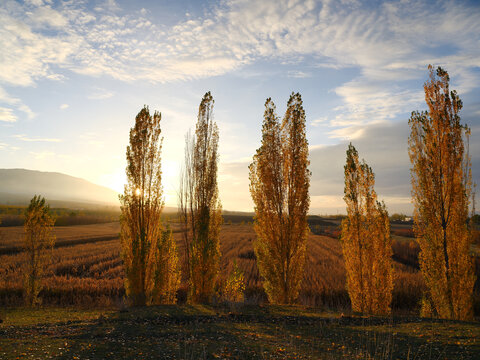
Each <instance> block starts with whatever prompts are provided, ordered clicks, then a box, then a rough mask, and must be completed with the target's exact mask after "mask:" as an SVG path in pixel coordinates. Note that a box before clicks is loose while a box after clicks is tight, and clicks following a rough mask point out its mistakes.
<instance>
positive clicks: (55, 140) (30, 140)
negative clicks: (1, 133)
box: [12, 134, 62, 143]
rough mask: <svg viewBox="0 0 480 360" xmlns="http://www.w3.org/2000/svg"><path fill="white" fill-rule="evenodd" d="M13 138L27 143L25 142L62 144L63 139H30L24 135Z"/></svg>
mask: <svg viewBox="0 0 480 360" xmlns="http://www.w3.org/2000/svg"><path fill="white" fill-rule="evenodd" d="M12 137H14V138H16V139H18V140H21V141H25V142H54V143H58V142H62V140H61V139H55V138H31V137H28V136H27V135H24V134H18V135H13V136H12Z"/></svg>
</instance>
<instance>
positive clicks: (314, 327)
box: [0, 305, 480, 359]
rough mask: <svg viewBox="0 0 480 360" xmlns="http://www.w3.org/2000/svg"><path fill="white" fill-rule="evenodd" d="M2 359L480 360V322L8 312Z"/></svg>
mask: <svg viewBox="0 0 480 360" xmlns="http://www.w3.org/2000/svg"><path fill="white" fill-rule="evenodd" d="M0 317H1V319H2V320H3V323H2V324H0V359H23V358H28V359H32V358H35V359H102V358H105V359H216V358H219V359H342V358H347V359H479V358H480V323H478V322H458V321H444V320H435V319H419V318H414V317H393V318H377V317H370V318H364V317H358V316H343V315H339V314H334V313H325V312H319V311H316V310H314V309H307V308H304V307H279V306H248V305H238V306H216V307H211V306H193V305H171V306H167V305H166V306H152V307H148V308H128V309H125V310H122V311H118V310H102V309H100V310H79V309H69V308H43V309H26V308H10V309H2V310H0Z"/></svg>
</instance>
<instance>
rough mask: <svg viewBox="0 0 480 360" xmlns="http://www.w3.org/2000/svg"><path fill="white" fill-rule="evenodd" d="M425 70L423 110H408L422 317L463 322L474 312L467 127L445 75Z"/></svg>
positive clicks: (457, 99) (444, 73) (468, 133)
mask: <svg viewBox="0 0 480 360" xmlns="http://www.w3.org/2000/svg"><path fill="white" fill-rule="evenodd" d="M428 69H429V80H428V81H427V82H426V83H425V84H424V90H425V101H426V103H427V106H428V110H427V111H422V112H418V111H415V112H412V115H411V117H410V120H409V125H410V129H411V132H410V138H409V155H410V161H411V163H412V169H411V175H412V197H413V202H414V205H415V209H414V222H415V224H414V231H415V236H416V238H417V241H418V243H419V245H420V255H419V262H420V268H421V270H422V274H423V278H424V280H425V284H426V286H427V291H426V293H425V295H424V298H423V300H422V315H424V316H439V317H441V318H450V319H460V320H466V319H471V318H472V316H473V308H472V307H473V300H472V296H473V295H472V294H473V287H474V284H475V274H474V265H473V259H472V256H471V255H470V245H471V242H472V233H471V229H470V227H469V224H468V215H469V214H468V213H469V207H470V205H471V198H472V174H471V165H470V157H469V154H468V138H469V135H470V129H469V128H468V127H467V126H466V125H463V124H462V123H461V121H460V116H459V112H460V110H461V108H462V101H461V100H460V98H459V96H458V95H457V92H456V91H455V90H453V91H450V89H449V81H450V78H449V76H448V73H447V72H446V71H445V70H443V69H442V68H441V67H438V68H437V69H436V70H434V68H433V66H431V65H429V67H428ZM465 142H466V143H467V145H465Z"/></svg>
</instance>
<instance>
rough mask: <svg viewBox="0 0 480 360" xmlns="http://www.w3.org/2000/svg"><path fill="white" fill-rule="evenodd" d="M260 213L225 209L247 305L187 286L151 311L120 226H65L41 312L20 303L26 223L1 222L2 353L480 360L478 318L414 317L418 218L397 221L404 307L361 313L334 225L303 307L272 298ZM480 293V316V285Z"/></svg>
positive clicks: (228, 240)
mask: <svg viewBox="0 0 480 360" xmlns="http://www.w3.org/2000/svg"><path fill="white" fill-rule="evenodd" d="M250 221H251V219H249V218H245V217H244V218H242V217H227V219H226V221H225V224H224V225H223V226H222V229H221V239H220V241H221V252H222V259H221V273H220V279H221V281H222V280H223V279H224V278H225V277H226V276H227V274H228V273H229V272H230V270H231V268H232V266H233V261H234V260H236V262H237V264H238V266H239V267H240V268H241V269H242V271H243V272H244V274H245V279H246V283H247V284H246V285H247V286H246V292H245V301H244V302H243V303H242V304H222V303H219V302H217V303H215V301H214V305H211V306H192V305H187V304H185V300H186V285H185V284H182V286H181V289H180V290H179V292H178V300H179V303H180V305H176V306H174V305H172V306H155V307H149V308H147V309H145V308H127V307H125V300H124V287H123V276H124V275H123V269H122V266H121V260H120V241H119V238H118V232H119V224H118V223H108V224H96V225H82V226H69V227H55V233H56V236H57V246H56V247H55V249H54V250H53V262H52V264H51V265H50V266H49V269H48V274H47V276H46V278H45V280H44V286H45V287H44V290H43V291H42V293H41V297H42V299H43V305H44V306H43V307H41V308H38V309H26V308H24V307H23V306H22V272H21V267H22V263H23V255H22V252H21V239H22V232H23V229H22V228H21V227H8V228H2V229H0V231H1V232H2V241H1V242H0V305H1V307H0V319H2V320H3V323H2V324H0V358H2V359H3V358H5V359H10V358H12V359H17V358H58V359H75V358H77V359H83V358H110V359H117V358H129V359H136V358H143V359H150V358H151V359H153V358H165V359H168V358H172V359H174V358H175V359H213V358H232V359H244V358H252V359H265V358H270V359H275V358H278V359H285V358H288V359H317V358H319V359H341V358H360V359H397V358H398V359H453V358H455V359H457V358H458V359H477V358H478V356H479V354H480V326H479V325H478V322H472V323H466V322H455V321H440V320H433V319H428V320H426V319H419V318H418V317H416V316H418V301H419V299H420V297H421V294H422V291H423V286H424V285H423V281H422V278H421V274H420V273H419V271H418V262H417V255H418V248H417V247H416V245H415V244H414V243H413V242H412V238H411V237H410V236H411V232H409V230H408V229H409V228H408V226H407V227H405V226H400V227H392V230H393V231H392V233H393V237H394V253H395V255H394V260H395V288H394V297H393V304H392V307H393V310H394V315H393V317H391V318H372V317H370V318H363V317H359V316H356V315H354V314H351V313H350V304H349V299H348V294H347V292H346V289H345V269H344V265H343V257H342V252H341V245H340V242H339V240H338V239H337V238H336V236H337V235H338V228H337V226H336V224H335V221H334V222H329V223H323V222H322V221H321V220H319V219H316V220H315V222H314V223H313V224H312V223H311V227H312V232H311V233H310V235H309V237H308V254H307V264H306V267H305V277H304V280H303V285H302V290H301V293H300V297H299V300H298V302H299V305H297V306H290V307H279V306H272V305H268V304H267V303H266V296H265V293H264V291H263V290H262V287H261V279H260V277H259V273H258V269H257V266H256V259H255V254H254V251H253V247H252V244H253V241H254V240H255V233H254V231H253V227H252V225H251V222H250ZM172 229H173V231H174V236H175V238H176V239H177V244H178V250H179V254H183V246H184V245H183V242H182V234H181V233H180V232H179V231H178V226H176V224H172ZM396 229H397V230H398V229H399V230H400V231H397V230H396ZM315 233H317V234H319V233H321V234H328V235H329V236H326V235H317V234H315ZM477 263H478V258H477ZM477 285H478V282H477ZM476 298H477V300H476V303H477V316H478V287H477V290H476Z"/></svg>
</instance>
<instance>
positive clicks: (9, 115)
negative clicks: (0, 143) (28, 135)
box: [0, 107, 17, 122]
mask: <svg viewBox="0 0 480 360" xmlns="http://www.w3.org/2000/svg"><path fill="white" fill-rule="evenodd" d="M0 121H5V122H15V121H17V117H16V116H15V114H14V113H13V110H12V109H8V108H4V107H0Z"/></svg>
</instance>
